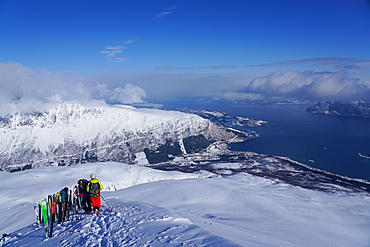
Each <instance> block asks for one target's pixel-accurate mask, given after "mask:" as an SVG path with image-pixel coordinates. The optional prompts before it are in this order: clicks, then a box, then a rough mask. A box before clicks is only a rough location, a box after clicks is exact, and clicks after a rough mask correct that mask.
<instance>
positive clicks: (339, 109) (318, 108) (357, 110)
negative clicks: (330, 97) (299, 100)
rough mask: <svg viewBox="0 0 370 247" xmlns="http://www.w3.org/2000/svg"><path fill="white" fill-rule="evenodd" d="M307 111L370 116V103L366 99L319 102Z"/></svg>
mask: <svg viewBox="0 0 370 247" xmlns="http://www.w3.org/2000/svg"><path fill="white" fill-rule="evenodd" d="M306 111H307V112H310V113H317V114H328V115H340V116H350V117H362V118H370V103H368V102H364V101H353V102H338V101H331V102H319V103H317V104H316V105H314V106H311V107H309V108H308V109H307V110H306Z"/></svg>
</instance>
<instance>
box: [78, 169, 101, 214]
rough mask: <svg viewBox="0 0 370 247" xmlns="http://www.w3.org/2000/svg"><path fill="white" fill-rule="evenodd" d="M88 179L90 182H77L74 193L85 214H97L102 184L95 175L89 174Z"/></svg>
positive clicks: (81, 180) (84, 180) (83, 180)
mask: <svg viewBox="0 0 370 247" xmlns="http://www.w3.org/2000/svg"><path fill="white" fill-rule="evenodd" d="M90 179H91V180H90V181H87V180H86V179H80V180H78V184H77V186H76V187H75V191H74V193H75V194H76V195H77V200H78V203H79V205H80V206H81V207H82V209H83V210H84V211H85V213H87V214H89V213H91V212H93V213H94V214H99V210H100V204H101V199H100V191H101V190H102V189H103V184H102V183H101V182H100V180H99V179H97V178H96V175H95V174H91V175H90Z"/></svg>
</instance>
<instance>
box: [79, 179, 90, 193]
mask: <svg viewBox="0 0 370 247" xmlns="http://www.w3.org/2000/svg"><path fill="white" fill-rule="evenodd" d="M77 183H78V192H79V195H80V196H81V195H86V194H87V193H86V188H87V184H88V183H89V181H87V180H86V179H80V180H78V182H77Z"/></svg>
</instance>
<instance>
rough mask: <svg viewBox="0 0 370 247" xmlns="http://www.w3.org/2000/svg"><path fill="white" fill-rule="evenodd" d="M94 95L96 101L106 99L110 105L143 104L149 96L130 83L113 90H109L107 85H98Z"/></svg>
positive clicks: (93, 91)
mask: <svg viewBox="0 0 370 247" xmlns="http://www.w3.org/2000/svg"><path fill="white" fill-rule="evenodd" d="M92 95H93V96H94V98H96V99H104V100H105V101H107V102H109V103H124V104H130V103H143V102H144V100H143V99H144V98H145V97H146V96H147V94H146V91H145V90H143V89H142V88H140V87H138V86H135V85H132V84H130V83H128V84H125V86H124V87H116V88H113V89H108V87H107V84H105V83H97V85H96V86H95V87H94V88H93V90H92Z"/></svg>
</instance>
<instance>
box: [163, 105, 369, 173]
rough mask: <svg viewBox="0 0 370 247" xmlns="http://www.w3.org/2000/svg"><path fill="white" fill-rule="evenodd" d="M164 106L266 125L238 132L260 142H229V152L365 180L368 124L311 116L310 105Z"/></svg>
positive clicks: (338, 117)
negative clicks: (248, 153)
mask: <svg viewBox="0 0 370 247" xmlns="http://www.w3.org/2000/svg"><path fill="white" fill-rule="evenodd" d="M164 105H165V107H168V108H172V107H188V108H194V109H207V110H216V111H222V112H225V113H227V114H228V115H233V116H235V115H237V116H243V117H248V118H253V119H258V120H266V121H268V126H264V127H252V128H251V127H249V128H244V127H241V128H238V129H241V130H246V129H249V130H250V129H252V130H257V131H259V132H260V137H259V138H256V139H253V140H248V141H245V142H242V143H234V144H232V145H231V150H234V151H253V152H257V153H263V154H270V155H278V156H286V157H290V158H292V159H294V160H296V161H299V162H301V163H304V164H306V165H309V166H312V167H316V168H320V169H323V170H326V171H329V172H333V173H337V174H340V175H344V176H348V177H352V178H364V179H369V180H370V159H366V158H362V157H360V156H359V155H358V153H370V119H364V118H357V117H344V116H332V115H321V114H312V113H308V112H306V109H307V108H308V107H309V106H312V104H298V105H292V104H282V105H246V104H232V103H215V102H204V101H186V102H184V101H182V102H176V103H174V102H171V103H166V104H164Z"/></svg>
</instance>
